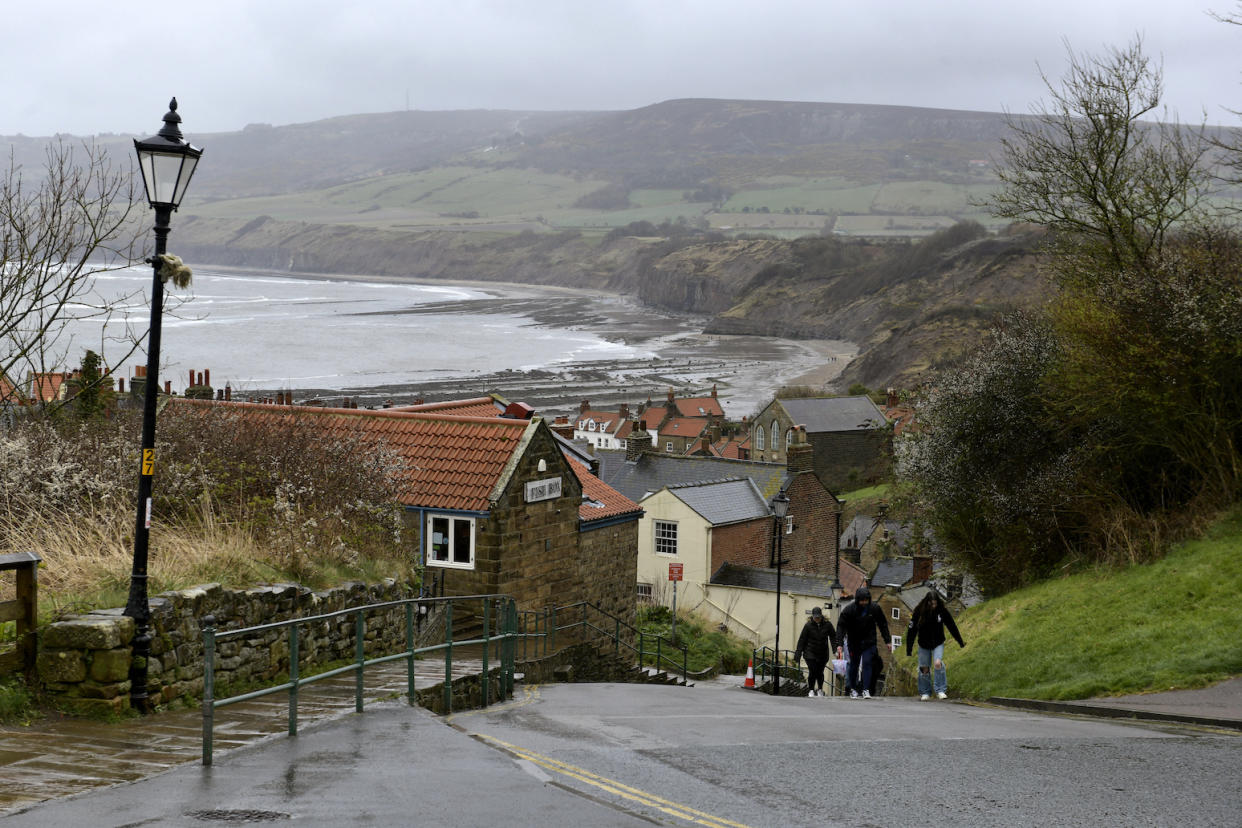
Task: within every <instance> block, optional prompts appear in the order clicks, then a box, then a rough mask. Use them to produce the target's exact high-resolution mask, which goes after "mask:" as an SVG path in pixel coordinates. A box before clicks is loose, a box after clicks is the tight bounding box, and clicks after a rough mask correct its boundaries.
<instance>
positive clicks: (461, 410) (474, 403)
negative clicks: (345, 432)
mask: <svg viewBox="0 0 1242 828" xmlns="http://www.w3.org/2000/svg"><path fill="white" fill-rule="evenodd" d="M385 410H387V411H406V412H409V411H421V412H424V413H431V412H434V413H436V414H448V415H451V416H455V417H499V416H500V415H501V414H503V413H504V408H503V407H502V406H499V405H497V403H496V400H495V399H494V398H493V397H474V398H472V399H468V400H444V401H442V402H434V403H419V404H418V405H398V406H394V407H393V408H388V409H385Z"/></svg>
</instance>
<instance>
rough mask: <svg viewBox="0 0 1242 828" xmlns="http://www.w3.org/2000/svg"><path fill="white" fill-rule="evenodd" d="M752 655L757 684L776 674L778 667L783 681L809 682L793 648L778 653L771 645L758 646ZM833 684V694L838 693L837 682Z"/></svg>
mask: <svg viewBox="0 0 1242 828" xmlns="http://www.w3.org/2000/svg"><path fill="white" fill-rule="evenodd" d="M751 657H752V659H753V662H752V663H753V664H754V671H755V683H756V685H759V684H763V683H764V682H765V681H767V680H768V679H770V678H771V677H773V676H775V675H776V672H777V670H778V669H779V671H780V676H781V680H782V681H785V680H789V679H792V680H794V681H797V682H799V683H802V684H805V683H806V682H807V678H806V674H805V673H804V672H803V671H802V667H801V666H800V662H799V660H797V659H795V658H794V652H793V650H781V651H780V652H779V653H778V652H777V651H776V650H774V649H772V648H771V647H767V646H764V647H756V648H755V649H754V650H753V651H752V652H751ZM825 683H829V682H825ZM831 684H832V688H831V690H832V695H836V683H835V682H831Z"/></svg>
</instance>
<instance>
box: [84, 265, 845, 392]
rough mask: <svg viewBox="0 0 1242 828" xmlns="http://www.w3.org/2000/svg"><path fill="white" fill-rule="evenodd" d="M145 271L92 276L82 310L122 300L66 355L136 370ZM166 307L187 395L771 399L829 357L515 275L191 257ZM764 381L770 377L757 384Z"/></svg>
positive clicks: (171, 351) (178, 384) (170, 355)
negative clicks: (286, 265)
mask: <svg viewBox="0 0 1242 828" xmlns="http://www.w3.org/2000/svg"><path fill="white" fill-rule="evenodd" d="M151 278H152V277H151V270H150V269H149V268H147V267H135V268H127V269H123V270H117V271H110V272H106V273H101V274H98V275H97V276H95V277H93V283H92V294H91V296H90V298H89V299H88V300H87V301H85V302H84V303H83V306H84V307H83V310H85V307H86V306H91V305H98V304H101V303H109V304H112V305H114V306H115V307H114V312H113V313H112V314H111V315H110V316H109V317H107V318H106V319H105V318H104V317H100V316H98V315H92V314H89V313H82V314H80V318H78V319H77V320H75V322H74V323H73V324H72V326H71V328H70V330H69V332H68V333H69V335H70V337H71V341H68V342H62V347H66V346H67V347H66V351H67V354H66V356H67V358H68V359H69V360H70V361H72V359H74V358H76V359H78V360H80V358H81V354H82V353H84V351H85V349H87V348H92V349H94V350H96V351H97V352H100V353H102V354H103V356H104V360H105V362H106V363H107V364H108V365H109V366H110V367H112V368H113V370H114V371H115V372H116V373H117V374H118V375H120V376H124V377H131V376H133V375H134V371H133V368H134V366H136V365H138V364H145V362H146V357H145V353H144V352H143V351H141V350H140V351H137V352H135V353H133V354H130V355H128V356H126V350H127V344H126V343H127V341H138V342H140V343H142V344H143V347H145V341H146V340H145V334H146V330H147V327H148V324H149V315H150V305H149V298H150V294H151ZM162 319H163V322H162V336H161V354H160V356H161V359H160V381H161V382H160V384H161V385H163V384H164V380H171V381H172V387H173V388H174V389H175V390H177V391H178V392H180V391H181V390H182V389H184V387H185V386H186V385H187V384H188V380H189V376H190V372H191V371H194V372H201V371H210V374H211V383H212V385H213V386H215V387H216V388H223V387H224V386H225V385H226V384H227V385H229V386H230V387H231V389H232V392H233V394H234V395H235V396H245V395H246V394H252V393H253V394H262V393H264V392H267V391H271V390H274V389H289V390H293V391H295V393H296V392H305V393H306V394H310V393H312V392H313V393H319V394H329V393H333V392H342V393H347V392H351V391H352V392H359V391H371V392H378V393H384V389H389V390H391V389H407V390H416V389H419V388H423V387H440V388H443V387H446V386H448V387H451V386H452V385H453V384H454V383H455V382H457V383H460V384H461V385H462V389H461V396H469V395H472V394H476V393H477V392H480V391H482V390H485V388H479V387H474V386H479V385H482V386H486V385H488V384H494V382H493V381H494V380H496V379H497V378H507V379H514V378H517V379H518V380H519V382H520V379H521V377H523V376H525V375H531V376H537V377H540V378H544V379H546V377H547V376H549V375H550V376H552V377H554V378H559V379H560V380H563V381H564V386H565V387H564V391H565V393H566V394H571V395H572V394H573V393H574V390H573V386H574V384H575V383H577V384H579V385H582V384H585V385H592V384H596V385H598V384H599V382H600V381H601V380H606V381H611V383H612V384H613V385H616V384H618V383H620V385H621V388H620V389H619V390H621V391H624V390H626V389H627V388H628V387H629V386H632V385H634V384H635V382H636V377H637V376H638V373H637V372H639V371H642V372H645V373H646V374H652V375H653V379H651V381H650V382H649V383H648V384H649V385H651V386H652V387H653V388H655V387H657V386H660V385H661V384H662V383H665V382H667V383H668V384H669V385H670V386H671V385H672V384H681V383H688V384H691V385H692V384H694V383H695V382H699V383H707V382H708V381H710V380H712V378H713V376H715V375H726V374H727V375H728V376H729V377H731V378H732V379H733V380H734V382H733V384H735V385H736V384H737V381H738V380H742V381H743V383H742V384H744V385H746V386H748V396H749V395H750V393H749V392H754V393H756V394H757V395H758V396H762V394H763V392H764V391H766V390H767V388H766V387H767V386H772V387H774V384H776V383H779V382H781V381H784V380H787V379H788V378H790V377H793V376H796V375H797V374H798V373H800V372H802V371H805V370H808V369H810V368H812V367H814V366H815V365H818V364H821V363H822V362H823V361H824V356H823V351H822V349H819V350H817V349H815V348H810V347H807V345H806V344H805V343H795V342H789V341H786V340H780V339H772V338H766V337H758V338H756V337H745V338H739V337H712V336H707V335H704V334H703V326H704V324H705V322H706V319H705V318H703V317H700V316H693V315H687V314H676V313H667V312H659V311H654V310H652V309H650V308H644V307H641V306H639V305H638V304H637V303H636V302H635V301H633V300H632V299H629V298H627V297H621V296H616V295H612V294H604V293H600V292H598V291H588V290H570V289H562V288H548V287H540V286H526V285H511V284H505V285H497V284H493V283H479V284H470V285H455V284H443V283H433V284H427V283H414V282H409V281H399V280H379V279H369V278H364V277H345V276H341V277H320V276H297V275H281V274H274V273H267V272H259V271H247V270H242V269H227V270H226V269H212V268H207V267H196V268H195V269H194V277H193V282H192V285H191V286H190V287H189V288H187V289H186V290H184V291H183V290H178V289H176V288H173V287H171V286H169V288H168V294H167V297H166V302H165V311H164V314H163V316H162ZM738 339H746V340H753V342H750V343H748V344H749V345H751V346H752V347H748V348H746V349H745V350H744V351H742V350H740V349H738V348H736V347H732V346H733V345H735V344H736V342H735V341H736V340H738ZM842 345H844V346H848V343H842ZM743 352H744V353H745V357H744V358H743V357H741V356H739V354H741V353H743ZM74 354H76V357H74V356H72V355H74ZM74 364H75V365H76V363H74ZM746 377H753V380H754V381H747V380H745V378H746ZM721 381H722V382H727V380H725V379H723V378H722V380H721ZM756 383H757V384H758V385H760V386H764V388H752V387H751V386H754V385H756ZM298 396H301V395H300V394H299V395H298ZM756 398H757V397H756ZM749 402H750V401H749V400H748V403H749Z"/></svg>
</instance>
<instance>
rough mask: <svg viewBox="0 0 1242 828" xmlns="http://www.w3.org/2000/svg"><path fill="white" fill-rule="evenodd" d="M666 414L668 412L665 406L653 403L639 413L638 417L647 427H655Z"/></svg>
mask: <svg viewBox="0 0 1242 828" xmlns="http://www.w3.org/2000/svg"><path fill="white" fill-rule="evenodd" d="M666 414H668V409H667V408H665V407H664V406H660V405H653V406H649V407H648V408H647V409H646V410H644V411H643V413H642V414H639V415H638V419H639V420H641V421H643V422H644V423H646V425H647V428H655V427H656V426H658V425H659V424H660V423H661V421H663V420H664V416H665V415H666Z"/></svg>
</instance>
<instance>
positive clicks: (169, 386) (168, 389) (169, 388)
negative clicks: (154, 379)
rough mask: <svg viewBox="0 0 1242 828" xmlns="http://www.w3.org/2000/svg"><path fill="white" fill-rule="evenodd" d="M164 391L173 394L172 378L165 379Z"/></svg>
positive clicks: (169, 394)
mask: <svg viewBox="0 0 1242 828" xmlns="http://www.w3.org/2000/svg"><path fill="white" fill-rule="evenodd" d="M164 393H165V394H167V395H168V396H170V397H171V396H172V380H164Z"/></svg>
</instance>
